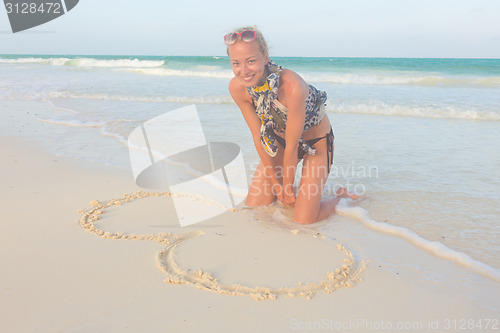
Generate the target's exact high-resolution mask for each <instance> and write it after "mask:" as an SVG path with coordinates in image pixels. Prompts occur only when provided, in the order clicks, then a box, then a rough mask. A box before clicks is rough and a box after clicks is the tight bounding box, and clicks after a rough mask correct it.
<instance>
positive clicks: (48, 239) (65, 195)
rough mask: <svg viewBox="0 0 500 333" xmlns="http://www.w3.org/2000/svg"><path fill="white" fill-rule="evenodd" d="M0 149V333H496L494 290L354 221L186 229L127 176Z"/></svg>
mask: <svg viewBox="0 0 500 333" xmlns="http://www.w3.org/2000/svg"><path fill="white" fill-rule="evenodd" d="M1 147H2V155H1V156H0V158H1V163H2V164H1V165H2V169H3V170H2V171H3V172H2V177H1V178H0V184H1V186H2V193H1V196H2V197H1V202H2V211H1V214H2V220H1V223H2V229H1V230H2V232H1V233H0V244H2V251H1V255H0V258H1V259H0V264H1V266H2V274H1V275H0V286H1V289H0V290H1V294H0V313H1V314H2V315H1V319H0V327H2V331H3V332H124V331H127V332H200V331H202V332H207V331H209V332H212V331H213V332H286V331H335V330H344V331H358V332H365V331H366V332H370V331H383V330H389V329H390V330H391V331H394V332H398V331H400V332H408V331H410V332H411V331H415V332H429V331H450V332H453V331H460V332H463V331H464V330H465V331H471V332H473V331H498V329H500V328H499V323H498V313H500V311H499V310H500V309H499V308H500V304H499V302H498V296H499V295H500V284H499V283H498V282H497V281H495V280H494V279H492V278H490V277H487V276H485V275H482V274H479V273H478V272H477V271H475V270H473V269H471V268H470V267H466V266H464V265H461V264H460V263H457V262H454V261H452V260H447V259H445V258H441V257H438V256H436V255H434V254H433V253H431V252H429V251H426V250H425V249H422V248H421V247H418V246H416V245H414V244H412V243H411V242H410V241H408V240H407V239H404V238H401V237H398V236H397V235H390V234H386V233H382V232H380V231H377V230H373V229H371V228H369V227H367V226H366V225H364V224H363V223H360V222H359V221H358V220H356V219H352V218H349V217H347V216H337V217H336V218H335V221H334V222H333V223H335V225H334V226H331V227H333V228H335V230H336V233H335V235H336V236H335V239H326V238H325V237H323V235H321V234H319V233H315V232H312V230H313V229H310V228H307V227H302V226H297V228H295V227H291V228H290V229H289V230H284V229H278V228H273V227H271V226H268V225H265V224H263V223H259V222H258V220H256V218H255V216H256V215H255V214H253V212H248V211H245V210H238V211H228V212H226V213H224V214H222V215H220V216H218V217H216V218H213V219H210V220H207V221H204V222H202V223H198V224H194V225H191V226H188V227H184V228H182V227H180V226H179V224H178V223H177V221H175V218H173V216H172V211H171V207H169V203H168V201H167V199H168V196H169V195H175V194H172V193H162V194H161V195H157V194H151V193H149V192H145V191H144V189H141V188H139V187H137V186H136V185H135V184H134V182H133V178H132V175H131V173H130V172H129V171H126V170H117V169H113V168H105V167H102V166H96V165H91V164H89V163H86V162H84V161H76V160H71V159H68V158H62V157H58V156H53V155H51V154H50V153H48V152H46V151H44V149H43V147H40V146H39V145H37V144H36V143H34V142H32V141H28V140H27V139H21V138H17V137H16V138H12V137H2V140H1ZM141 190H142V192H139V191H141ZM188 199H189V198H188ZM200 212H202V210H200ZM330 223H332V222H330ZM479 325H481V329H480V330H479ZM462 328H464V329H462ZM495 328H496V330H495Z"/></svg>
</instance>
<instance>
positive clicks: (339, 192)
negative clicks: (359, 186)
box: [336, 187, 361, 200]
mask: <svg viewBox="0 0 500 333" xmlns="http://www.w3.org/2000/svg"><path fill="white" fill-rule="evenodd" d="M336 194H337V198H351V199H352V200H356V199H359V198H360V197H361V196H360V195H357V194H352V193H349V191H348V190H347V189H346V188H345V187H341V188H339V189H338V190H337V192H336Z"/></svg>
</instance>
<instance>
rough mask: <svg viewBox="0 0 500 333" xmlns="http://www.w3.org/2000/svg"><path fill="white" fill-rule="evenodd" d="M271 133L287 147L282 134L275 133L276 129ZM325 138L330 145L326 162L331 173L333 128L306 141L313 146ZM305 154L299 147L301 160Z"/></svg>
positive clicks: (328, 145)
mask: <svg viewBox="0 0 500 333" xmlns="http://www.w3.org/2000/svg"><path fill="white" fill-rule="evenodd" d="M271 135H273V136H274V137H275V138H276V141H278V143H279V144H280V145H281V146H282V147H283V148H285V147H286V141H285V139H283V138H282V137H281V136H279V135H277V134H276V133H274V131H271ZM323 139H326V145H327V147H328V154H326V162H327V165H328V173H330V167H331V165H332V164H333V140H334V139H335V136H334V135H333V128H331V127H330V132H329V133H328V134H327V135H325V136H322V137H319V138H314V139H309V140H306V143H307V144H308V145H309V146H310V147H312V146H314V145H315V144H316V143H318V142H319V141H321V140H323ZM305 154H307V152H306V151H304V150H303V149H301V148H299V149H298V157H299V160H301V159H303V158H304V155H305Z"/></svg>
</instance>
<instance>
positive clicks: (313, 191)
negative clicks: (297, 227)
mask: <svg viewBox="0 0 500 333" xmlns="http://www.w3.org/2000/svg"><path fill="white" fill-rule="evenodd" d="M327 143H328V140H326V138H325V139H323V140H321V141H319V142H318V143H316V144H315V145H314V148H316V154H315V155H305V156H304V162H303V165H302V176H301V178H300V186H299V189H298V193H297V199H296V201H295V211H294V215H293V218H294V220H295V221H296V222H299V223H303V224H307V223H313V222H316V221H319V220H322V219H324V218H326V217H328V216H329V215H331V214H332V213H333V212H335V206H336V205H337V203H338V201H339V199H340V198H331V199H327V200H324V201H322V200H321V197H322V193H323V188H324V186H325V183H326V180H327V178H328V173H329V169H330V166H329V165H328V160H329V161H330V162H331V160H332V159H331V158H330V159H328V158H327V154H328V149H327ZM330 154H332V155H333V142H332V151H331V152H330Z"/></svg>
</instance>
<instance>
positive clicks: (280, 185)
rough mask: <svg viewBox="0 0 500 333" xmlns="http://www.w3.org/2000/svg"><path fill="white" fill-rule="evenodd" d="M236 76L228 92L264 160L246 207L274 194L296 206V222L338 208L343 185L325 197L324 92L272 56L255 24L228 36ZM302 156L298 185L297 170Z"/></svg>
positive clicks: (328, 142)
mask: <svg viewBox="0 0 500 333" xmlns="http://www.w3.org/2000/svg"><path fill="white" fill-rule="evenodd" d="M224 42H225V43H226V45H227V54H228V56H229V59H230V61H231V64H232V68H233V73H234V78H232V79H231V81H230V83H229V92H230V93H231V96H232V98H233V100H234V101H235V102H236V104H237V105H238V107H239V108H240V110H241V113H242V114H243V117H244V118H245V121H246V123H247V125H248V127H249V129H250V131H251V133H252V137H253V141H254V144H255V148H256V149H257V152H258V154H259V157H260V159H261V160H260V163H259V165H258V167H257V169H256V171H255V174H254V176H253V179H252V183H251V185H250V189H249V191H248V195H247V199H246V204H247V205H248V206H262V205H269V204H271V203H272V202H274V201H275V200H276V197H277V198H278V200H279V201H281V202H282V203H283V204H284V205H285V206H287V207H295V211H294V216H293V217H294V220H295V221H297V222H299V223H304V224H305V223H313V222H316V221H319V220H322V219H324V218H326V217H328V216H329V215H331V214H332V213H334V212H335V206H336V205H337V203H338V201H339V199H340V198H341V197H350V198H352V199H356V198H357V196H356V195H353V194H350V193H349V192H348V191H347V190H346V189H345V188H340V189H339V190H338V191H337V197H336V198H330V199H328V200H323V201H322V199H321V195H322V192H323V187H324V185H325V183H326V180H327V178H328V174H329V172H330V167H331V164H332V163H333V139H334V136H333V131H332V128H331V125H330V121H329V119H328V117H327V116H326V114H325V111H324V102H325V101H326V93H325V92H322V91H318V90H317V89H316V88H314V87H313V86H310V85H307V83H306V82H305V81H304V80H303V79H302V78H301V77H300V76H299V75H298V74H297V73H295V72H293V71H291V70H289V69H284V68H281V66H278V65H276V64H274V63H273V62H272V61H271V60H270V59H269V54H268V48H267V44H266V42H265V40H264V37H263V36H262V34H261V33H260V31H258V30H257V29H256V28H255V27H244V28H240V29H238V30H236V31H234V32H232V33H229V34H227V35H226V36H224ZM302 158H303V159H304V162H303V167H302V175H301V180H300V186H299V188H298V189H296V188H294V186H293V183H294V180H295V173H296V168H297V164H298V162H299V160H300V159H302Z"/></svg>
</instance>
